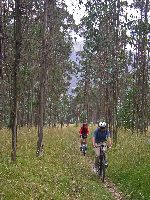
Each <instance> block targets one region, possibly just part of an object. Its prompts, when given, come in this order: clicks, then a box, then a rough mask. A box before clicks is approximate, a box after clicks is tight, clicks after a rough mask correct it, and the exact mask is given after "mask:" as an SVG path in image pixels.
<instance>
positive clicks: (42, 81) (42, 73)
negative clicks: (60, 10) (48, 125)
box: [36, 0, 48, 156]
mask: <svg viewBox="0 0 150 200" xmlns="http://www.w3.org/2000/svg"><path fill="white" fill-rule="evenodd" d="M47 10H48V0H45V5H44V19H43V41H42V53H41V56H42V58H41V61H42V62H41V67H40V87H39V115H38V141H37V151H36V154H37V156H41V155H42V153H43V121H44V102H45V101H44V97H45V89H44V86H45V80H46V70H47V55H46V54H47V51H46V42H47V41H46V31H47V14H48V13H47Z"/></svg>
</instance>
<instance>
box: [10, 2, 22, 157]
mask: <svg viewBox="0 0 150 200" xmlns="http://www.w3.org/2000/svg"><path fill="white" fill-rule="evenodd" d="M14 39H15V55H14V64H13V69H12V93H11V95H12V108H11V130H12V153H11V159H12V161H16V146H17V102H18V99H17V98H18V88H17V86H18V78H17V76H18V69H19V63H20V51H21V10H20V0H15V17H14Z"/></svg>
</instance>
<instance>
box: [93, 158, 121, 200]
mask: <svg viewBox="0 0 150 200" xmlns="http://www.w3.org/2000/svg"><path fill="white" fill-rule="evenodd" d="M90 165H91V169H92V172H94V173H96V172H95V171H94V170H93V164H92V161H91V160H90ZM97 176H98V175H97ZM106 176H107V175H106ZM102 184H104V186H105V188H107V189H108V190H109V192H110V193H111V194H112V197H113V198H114V199H115V200H124V199H125V198H124V195H123V193H122V192H120V191H118V189H117V187H116V185H115V184H114V183H113V182H112V181H111V180H110V179H108V178H107V177H106V178H105V182H104V183H102Z"/></svg>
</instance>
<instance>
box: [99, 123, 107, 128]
mask: <svg viewBox="0 0 150 200" xmlns="http://www.w3.org/2000/svg"><path fill="white" fill-rule="evenodd" d="M98 126H99V127H101V128H105V127H106V122H99V124H98Z"/></svg>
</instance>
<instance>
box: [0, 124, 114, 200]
mask: <svg viewBox="0 0 150 200" xmlns="http://www.w3.org/2000/svg"><path fill="white" fill-rule="evenodd" d="M0 135H1V140H0V150H1V151H0V163H1V165H0V199H1V200H44V199H45V200H46V199H48V200H50V199H51V200H52V199H53V200H88V199H89V200H95V199H102V200H108V199H109V200H110V199H112V198H111V195H110V193H109V192H108V191H106V189H105V188H104V186H103V185H102V184H101V182H100V181H99V179H98V178H97V176H96V175H95V174H94V173H93V172H92V171H91V166H90V164H89V160H88V157H84V156H82V155H80V152H79V137H78V133H77V129H76V128H64V129H63V130H60V129H48V128H47V129H45V130H44V156H43V157H36V156H35V152H36V141H37V131H36V129H34V128H32V129H27V128H24V129H20V130H19V133H18V145H17V162H16V163H15V164H13V163H12V162H11V160H10V151H11V134H10V132H9V131H8V130H7V129H3V130H1V131H0Z"/></svg>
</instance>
